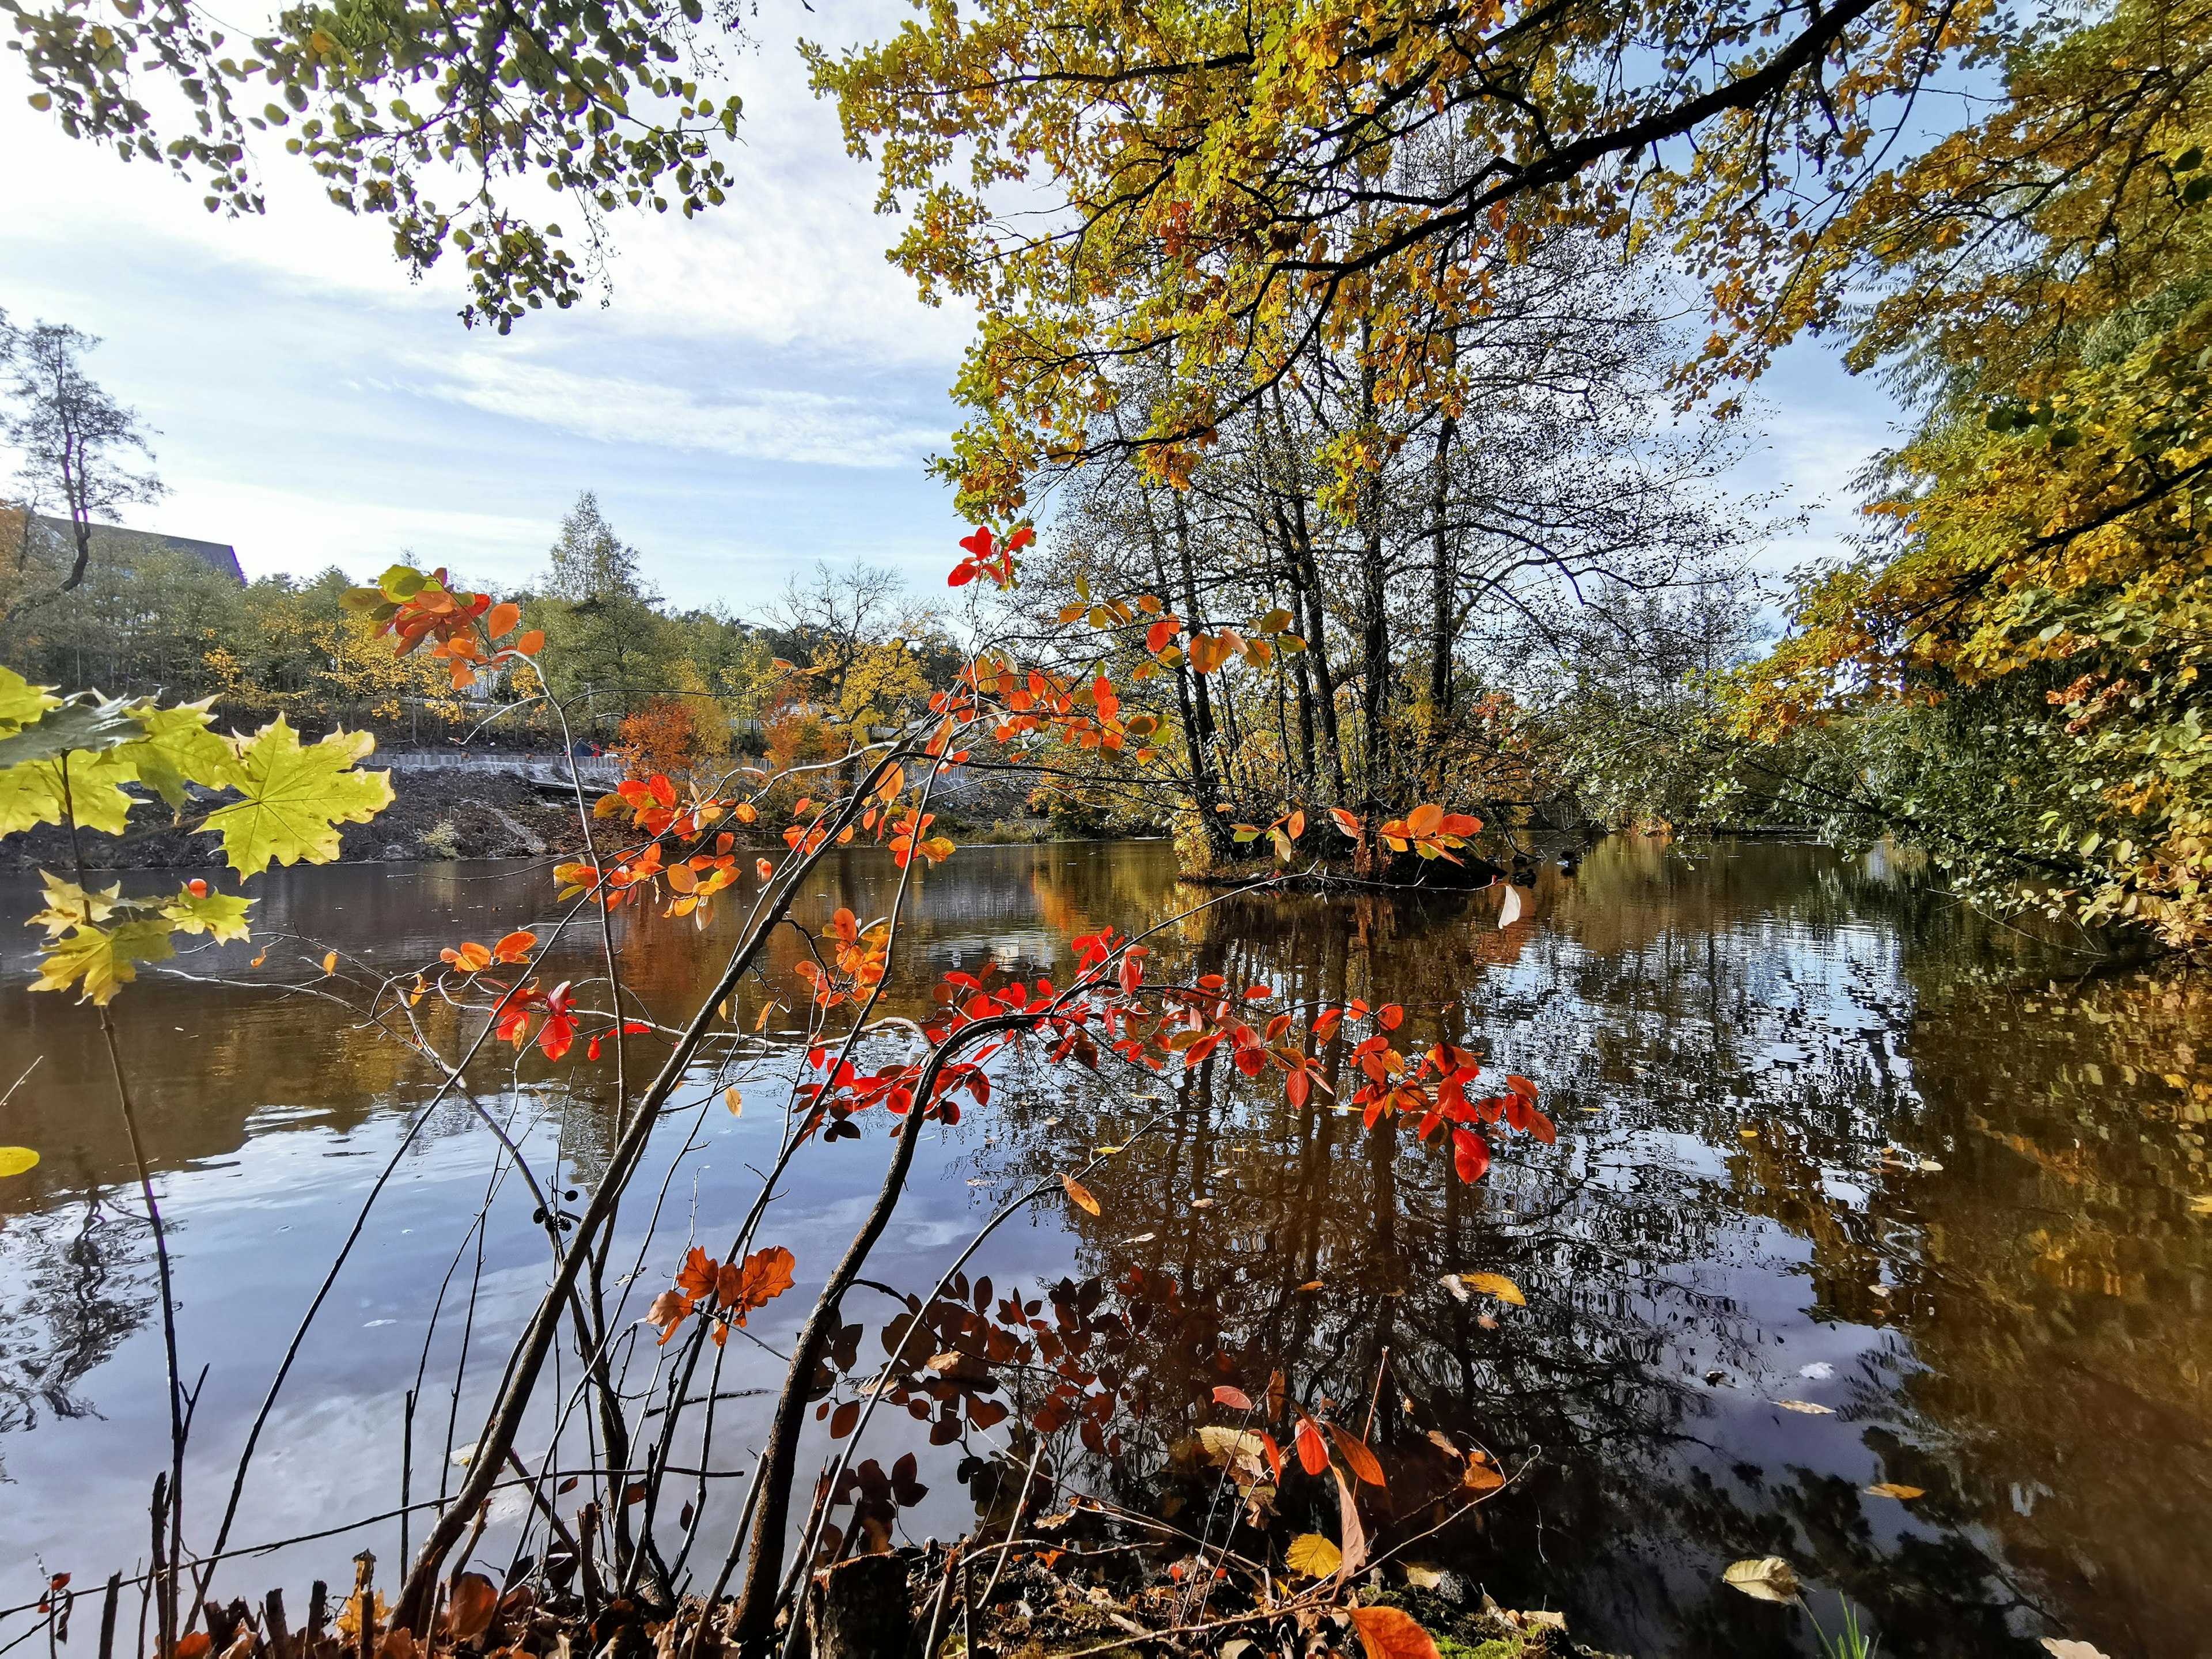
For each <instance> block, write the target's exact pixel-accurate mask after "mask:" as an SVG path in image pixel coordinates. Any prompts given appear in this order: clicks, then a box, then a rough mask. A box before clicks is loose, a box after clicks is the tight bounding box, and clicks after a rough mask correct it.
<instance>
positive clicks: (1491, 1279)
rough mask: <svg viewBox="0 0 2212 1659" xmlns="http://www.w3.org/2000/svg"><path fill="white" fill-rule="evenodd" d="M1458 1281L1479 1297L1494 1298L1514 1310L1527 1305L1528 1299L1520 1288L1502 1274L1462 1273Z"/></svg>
mask: <svg viewBox="0 0 2212 1659" xmlns="http://www.w3.org/2000/svg"><path fill="white" fill-rule="evenodd" d="M1459 1279H1460V1282H1461V1283H1462V1285H1466V1286H1467V1288H1468V1290H1470V1291H1474V1292H1475V1293H1476V1294H1477V1295H1479V1296H1494V1297H1497V1298H1498V1300H1499V1301H1500V1302H1505V1303H1510V1304H1512V1305H1513V1306H1514V1307H1516V1308H1525V1307H1527V1306H1528V1297H1525V1296H1523V1295H1522V1293H1521V1287H1520V1286H1519V1285H1516V1284H1515V1283H1514V1282H1513V1281H1512V1280H1511V1279H1508V1278H1507V1277H1506V1276H1505V1275H1504V1273H1462V1274H1460V1275H1459Z"/></svg>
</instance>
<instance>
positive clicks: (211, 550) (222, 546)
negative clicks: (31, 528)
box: [39, 513, 246, 587]
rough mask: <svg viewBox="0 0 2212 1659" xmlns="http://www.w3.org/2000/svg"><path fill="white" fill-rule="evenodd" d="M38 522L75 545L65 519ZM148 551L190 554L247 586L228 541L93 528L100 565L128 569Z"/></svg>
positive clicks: (110, 526)
mask: <svg viewBox="0 0 2212 1659" xmlns="http://www.w3.org/2000/svg"><path fill="white" fill-rule="evenodd" d="M39 523H40V526H41V527H42V528H44V529H46V530H48V531H51V532H52V533H53V534H54V535H55V536H57V537H58V538H60V539H61V542H62V544H64V546H70V545H74V544H75V540H76V530H75V528H74V527H73V526H71V525H70V521H69V520H67V519H57V518H52V517H50V516H49V515H47V514H46V513H40V515H39ZM149 553H183V554H186V555H189V556H191V557H192V558H195V559H197V560H198V561H199V562H201V563H202V564H204V565H205V566H207V567H208V568H209V569H210V570H216V571H220V572H221V573H222V574H224V575H226V576H228V577H229V578H230V579H231V580H233V581H234V582H236V583H237V584H238V585H239V586H240V587H243V586H246V572H245V571H244V570H242V569H240V568H239V563H238V550H237V549H236V548H234V547H233V546H232V545H231V544H229V543H228V542H199V541H194V540H193V539H192V538H191V537H189V536H167V535H164V534H162V533H161V532H160V531H158V530H126V529H125V528H124V527H123V526H121V525H119V524H96V525H94V526H93V527H92V556H93V557H94V559H96V560H98V561H99V562H100V563H102V564H119V565H123V566H125V567H126V568H127V567H128V566H129V565H130V563H131V561H132V560H134V559H141V558H143V557H145V556H146V555H148V554H149Z"/></svg>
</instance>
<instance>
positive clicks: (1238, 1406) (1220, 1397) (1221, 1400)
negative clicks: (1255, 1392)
mask: <svg viewBox="0 0 2212 1659" xmlns="http://www.w3.org/2000/svg"><path fill="white" fill-rule="evenodd" d="M1213 1401H1214V1404H1216V1405H1218V1406H1226V1407H1229V1409H1230V1410H1231V1411H1237V1412H1249V1411H1250V1410H1251V1409H1252V1399H1251V1396H1250V1395H1248V1394H1246V1393H1245V1392H1244V1390H1243V1389H1232V1388H1231V1387H1230V1386H1229V1385H1228V1384H1227V1383H1223V1384H1222V1385H1221V1386H1220V1387H1219V1388H1218V1389H1215V1390H1214V1391H1213Z"/></svg>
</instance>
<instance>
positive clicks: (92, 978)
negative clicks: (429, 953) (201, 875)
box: [0, 668, 392, 1005]
mask: <svg viewBox="0 0 2212 1659" xmlns="http://www.w3.org/2000/svg"><path fill="white" fill-rule="evenodd" d="M209 722H210V716H209V714H208V711H207V708H206V706H205V705H204V704H198V703H194V704H184V705H179V706H170V707H166V708H165V707H162V706H161V705H160V704H157V703H155V702H152V701H151V700H148V699H140V700H137V701H131V702H125V701H121V700H101V699H99V698H96V697H94V696H76V697H70V698H63V697H57V696H53V695H52V693H51V692H50V691H49V690H46V688H44V687H40V686H35V685H33V684H29V683H28V682H27V681H26V680H25V679H24V678H23V677H22V676H21V675H20V674H17V673H15V671H12V670H10V669H6V668H0V835H13V834H15V833H17V832H18V831H21V830H23V829H30V828H31V827H33V825H36V824H40V823H51V824H58V825H61V826H63V827H64V828H65V829H68V830H69V832H70V837H71V840H72V842H74V841H75V839H76V837H77V836H80V835H82V834H85V833H94V834H102V835H111V836H119V835H121V834H122V833H123V832H124V829H125V820H126V819H127V817H128V816H129V814H130V811H131V807H132V806H133V805H135V804H136V802H135V800H134V799H133V797H132V796H131V794H130V793H128V792H127V789H126V787H125V786H128V785H132V784H137V785H143V786H144V787H147V788H149V789H151V790H153V791H154V792H155V793H156V794H158V795H159V796H160V797H161V799H163V800H164V801H166V802H167V803H168V804H169V805H170V806H171V807H173V808H174V809H177V810H178V811H179V817H182V816H183V814H184V812H185V810H186V809H188V808H189V807H190V805H191V803H192V800H193V796H192V793H191V791H192V790H193V789H194V788H197V789H200V790H208V791H217V792H221V794H222V796H223V797H226V798H228V799H223V800H222V803H221V804H219V805H215V806H214V807H213V808H212V809H211V810H210V811H206V812H205V813H204V815H203V816H202V817H201V819H200V821H199V823H198V824H197V828H198V829H202V830H204V831H207V832H208V833H210V834H214V835H218V836H221V837H222V846H223V853H224V856H225V859H226V860H227V861H228V864H229V866H230V867H231V868H232V869H233V870H234V871H235V872H237V873H238V874H239V875H240V876H241V877H245V876H252V875H257V874H258V873H259V872H261V871H263V870H264V869H266V868H267V867H268V866H269V865H270V862H271V861H274V862H276V863H281V864H292V863H296V862H299V861H301V860H305V861H307V862H308V863H313V864H324V863H328V862H329V861H330V860H333V859H335V858H336V857H337V854H338V834H337V825H338V824H339V823H366V822H367V821H368V819H369V818H371V817H374V816H375V815H376V814H377V813H378V812H380V811H383V809H384V808H385V807H386V806H387V805H390V804H391V801H392V784H391V780H390V775H388V774H386V773H382V772H362V771H359V770H357V769H356V764H357V763H359V762H360V761H362V760H363V759H365V758H366V757H368V753H369V751H370V750H373V749H374V747H375V742H374V739H373V738H370V737H369V736H368V734H367V733H365V732H338V733H334V734H333V735H331V737H328V738H325V739H324V740H323V741H322V742H320V743H318V744H309V745H306V746H304V747H303V746H302V745H301V743H300V740H299V738H298V736H297V734H295V732H293V731H292V729H291V727H290V726H288V725H286V724H285V723H284V721H283V719H282V718H281V717H280V718H279V719H278V720H276V721H274V722H272V723H271V724H270V725H269V726H264V727H263V728H262V729H261V730H260V731H259V732H256V733H254V734H253V735H252V737H250V738H249V737H223V736H221V735H219V734H218V733H216V732H214V731H213V730H211V729H210V723H209ZM251 902H252V901H250V900H248V899H246V897H244V896H240V895H237V894H229V893H221V892H216V891H214V890H211V889H210V886H209V885H208V884H207V883H206V882H205V881H201V880H195V881H191V882H188V883H186V884H185V886H183V887H182V888H180V889H179V890H178V891H176V892H175V893H173V894H170V895H167V896H161V897H155V898H125V897H123V896H122V890H121V887H120V885H119V884H118V885H117V886H114V887H110V888H107V889H106V890H94V889H89V888H87V887H85V886H82V885H81V884H76V883H71V882H70V881H67V880H64V879H63V878H60V877H58V876H55V875H52V874H51V873H50V874H48V875H47V876H46V908H45V909H43V910H41V911H40V912H39V913H38V914H37V915H33V917H32V918H31V922H32V925H33V926H35V927H40V928H42V929H44V930H45V933H46V943H45V945H44V946H43V947H42V949H41V954H40V976H39V980H38V983H37V985H36V986H35V987H34V988H36V989H38V990H41V991H60V990H66V989H68V988H69V987H71V986H77V987H81V992H82V996H83V997H84V998H86V999H88V1000H91V1001H93V1002H95V1003H100V1004H103V1005H104V1004H106V1002H107V1001H109V1000H111V999H112V997H113V996H114V995H115V994H116V993H117V992H118V990H120V989H121V988H122V987H123V986H125V984H127V983H128V982H129V981H131V979H132V978H133V977H135V975H136V974H137V964H138V963H147V962H160V961H163V960H165V959H166V958H167V957H170V956H171V955H173V954H174V949H175V947H174V945H173V944H172V942H171V941H172V939H173V937H174V936H175V935H176V934H179V933H183V934H186V935H204V936H205V937H207V938H209V939H212V940H214V941H216V942H218V943H220V942H224V941H228V940H232V939H244V938H245V937H246V933H247V929H246V909H247V907H248V905H249V904H250V903H251Z"/></svg>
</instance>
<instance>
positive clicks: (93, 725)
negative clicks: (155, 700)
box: [0, 697, 146, 767]
mask: <svg viewBox="0 0 2212 1659" xmlns="http://www.w3.org/2000/svg"><path fill="white" fill-rule="evenodd" d="M145 735H146V728H145V727H144V726H142V725H140V724H139V720H138V706H137V704H135V703H132V702H125V701H124V700H123V699H121V698H119V697H118V698H114V699H112V700H110V701H109V702H75V701H71V702H64V703H60V704H58V705H56V706H55V707H53V708H49V709H47V710H46V713H45V714H42V715H40V717H39V718H38V719H37V720H32V721H30V722H29V723H28V724H27V725H26V726H23V727H22V728H21V730H19V731H17V732H15V735H14V736H12V737H8V738H0V767H4V766H23V765H27V764H28V763H31V762H33V761H43V760H52V759H53V758H54V757H56V756H57V755H66V754H68V753H69V752H70V750H83V751H85V752H87V753H97V752H98V751H100V750H105V749H116V748H120V747H121V746H122V745H123V744H126V743H136V742H137V741H138V739H139V738H143V737H144V736H145Z"/></svg>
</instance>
